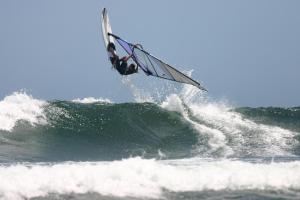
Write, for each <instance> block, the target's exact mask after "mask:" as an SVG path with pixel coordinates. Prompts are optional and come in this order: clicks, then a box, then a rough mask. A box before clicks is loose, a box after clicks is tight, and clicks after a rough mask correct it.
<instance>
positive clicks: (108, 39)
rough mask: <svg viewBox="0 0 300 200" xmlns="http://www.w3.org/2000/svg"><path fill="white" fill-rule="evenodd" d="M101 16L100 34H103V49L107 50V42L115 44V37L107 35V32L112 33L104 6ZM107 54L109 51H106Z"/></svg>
mask: <svg viewBox="0 0 300 200" xmlns="http://www.w3.org/2000/svg"><path fill="white" fill-rule="evenodd" d="M101 17H102V35H103V40H104V45H105V51H107V45H108V43H110V42H111V43H114V44H115V39H114V38H113V37H112V36H110V35H108V33H112V30H111V26H110V24H109V18H108V14H107V9H106V8H103V10H102V15H101ZM107 53H108V52H107ZM115 53H116V52H115ZM108 55H109V53H108Z"/></svg>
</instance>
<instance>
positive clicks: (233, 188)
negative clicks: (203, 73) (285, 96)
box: [0, 87, 300, 199]
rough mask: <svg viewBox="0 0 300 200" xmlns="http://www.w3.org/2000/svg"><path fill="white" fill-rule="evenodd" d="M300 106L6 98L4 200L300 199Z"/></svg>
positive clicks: (195, 97)
mask: <svg viewBox="0 0 300 200" xmlns="http://www.w3.org/2000/svg"><path fill="white" fill-rule="evenodd" d="M299 133H300V108H274V107H269V108H235V107H232V106H229V105H227V104H225V103H222V102H212V101H209V100H203V98H202V94H201V93H199V91H197V90H196V89H194V88H192V87H184V88H183V89H182V90H181V91H180V92H178V93H170V94H168V95H166V97H165V98H164V99H163V100H162V101H159V102H156V101H153V99H151V101H150V100H149V101H142V102H140V101H139V102H136V103H121V104H117V103H113V102H112V101H111V100H109V99H102V98H101V99H95V98H86V99H76V100H73V101H43V100H39V99H35V98H34V97H32V96H30V95H28V94H26V93H24V92H16V93H13V94H11V95H8V96H6V97H5V98H4V99H3V100H2V101H0V198H1V199H141V198H143V199H300V159H299V158H300V157H299V155H300V148H299V147H300V146H299V140H300V134H299Z"/></svg>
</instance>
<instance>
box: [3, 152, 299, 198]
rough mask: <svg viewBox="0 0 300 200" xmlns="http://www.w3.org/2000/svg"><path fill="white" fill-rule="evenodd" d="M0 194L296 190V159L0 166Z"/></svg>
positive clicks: (153, 195) (145, 194) (152, 195)
mask: <svg viewBox="0 0 300 200" xmlns="http://www.w3.org/2000/svg"><path fill="white" fill-rule="evenodd" d="M0 180H1V181H0V198H2V199H27V198H32V197H38V196H46V195H47V194H50V193H57V194H70V193H77V194H82V193H87V192H95V193H99V194H101V195H112V196H117V197H125V196H129V197H137V198H142V197H148V198H161V197H162V196H163V190H164V189H166V190H169V191H173V192H188V191H204V190H224V189H226V190H228V189H229V190H244V189H250V190H251V189H258V190H265V189H272V190H287V189H294V190H299V189H300V162H299V161H295V162H288V163H271V164H257V163H256V164H253V163H246V162H242V161H230V160H221V161H215V162H210V161H205V160H202V161H201V160H193V159H191V160H178V161H156V160H153V159H152V160H145V159H141V158H130V159H126V160H122V161H114V162H96V163H89V162H82V163H63V164H54V165H48V166H47V165H45V164H44V165H31V166H26V165H20V164H19V165H15V166H9V167H3V166H2V167H0Z"/></svg>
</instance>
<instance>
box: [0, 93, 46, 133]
mask: <svg viewBox="0 0 300 200" xmlns="http://www.w3.org/2000/svg"><path fill="white" fill-rule="evenodd" d="M46 104H47V103H46V102H45V101H42V100H38V99H34V98H33V97H32V96H31V95H28V94H26V93H25V92H14V93H13V94H11V95H9V96H6V97H5V98H4V99H3V100H2V101H0V129H1V130H5V131H12V129H13V128H14V126H15V125H16V122H17V121H19V120H26V121H28V122H29V123H30V124H31V125H35V124H45V123H46V117H45V115H44V113H43V107H44V106H45V105H46Z"/></svg>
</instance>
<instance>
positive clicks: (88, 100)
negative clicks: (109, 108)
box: [72, 97, 112, 104]
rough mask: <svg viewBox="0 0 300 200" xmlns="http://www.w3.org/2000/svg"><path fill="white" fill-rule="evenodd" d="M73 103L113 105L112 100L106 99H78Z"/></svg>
mask: <svg viewBox="0 0 300 200" xmlns="http://www.w3.org/2000/svg"><path fill="white" fill-rule="evenodd" d="M72 102H75V103H83V104H91V103H112V101H111V100H109V99H106V98H94V97H86V98H82V99H80V98H77V99H73V100H72Z"/></svg>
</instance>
